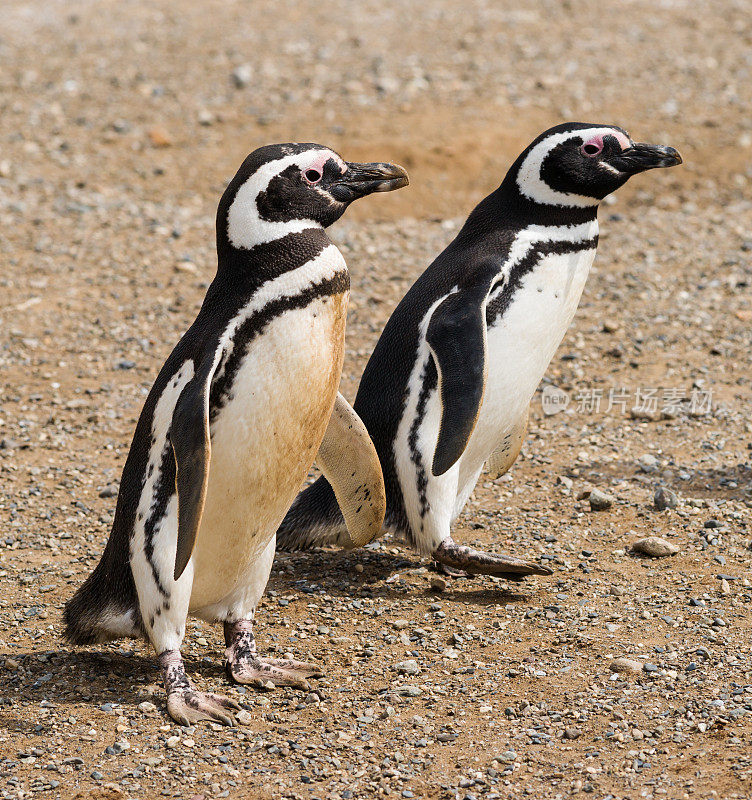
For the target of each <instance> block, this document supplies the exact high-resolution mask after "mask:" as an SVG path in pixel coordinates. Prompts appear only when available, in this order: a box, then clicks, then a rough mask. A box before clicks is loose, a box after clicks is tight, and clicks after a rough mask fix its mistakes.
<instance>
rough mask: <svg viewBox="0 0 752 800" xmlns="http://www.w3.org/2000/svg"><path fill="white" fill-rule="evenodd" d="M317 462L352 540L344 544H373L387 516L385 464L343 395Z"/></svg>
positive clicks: (351, 546) (336, 406) (347, 546)
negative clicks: (382, 464)
mask: <svg viewBox="0 0 752 800" xmlns="http://www.w3.org/2000/svg"><path fill="white" fill-rule="evenodd" d="M316 463H317V464H318V465H319V467H321V471H322V472H323V473H324V477H325V478H326V479H327V481H329V483H330V484H331V486H332V489H334V495H335V497H336V498H337V504H338V505H339V507H340V510H341V511H342V515H343V517H344V518H345V525H346V526H347V534H348V537H349V541H346V538H347V537H344V536H342V537H341V540H340V543H341V544H343V546H344V547H346V548H348V549H351V548H355V547H362V546H363V545H366V544H368V543H369V542H372V541H373V540H374V539H375V538H376V537H377V536H378V535H379V532H380V531H381V527H382V525H383V524H384V515H385V514H386V490H385V488H384V476H383V474H382V472H381V462H380V461H379V457H378V454H377V453H376V448H375V447H374V444H373V442H372V441H371V437H370V436H369V435H368V431H367V430H366V426H365V425H364V424H363V421H362V420H361V419H360V417H359V416H358V415H357V414H356V413H355V411H354V410H353V407H352V406H351V405H350V404H349V403H348V402H347V400H345V398H344V397H343V396H342V395H341V394H339V393H337V399H336V400H335V402H334V410H333V411H332V416H331V418H330V419H329V426H328V427H327V429H326V433H325V434H324V439H323V441H322V442H321V447H320V448H319V452H318V455H317V456H316Z"/></svg>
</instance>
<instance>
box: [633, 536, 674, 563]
mask: <svg viewBox="0 0 752 800" xmlns="http://www.w3.org/2000/svg"><path fill="white" fill-rule="evenodd" d="M632 550H633V551H634V552H635V553H643V554H644V555H646V556H650V557H651V558H665V557H666V556H675V555H676V554H677V553H678V552H679V548H678V547H677V546H676V545H675V544H672V543H671V542H669V541H666V539H662V538H661V537H660V536H648V537H646V538H645V539H638V540H637V541H636V542H633V543H632Z"/></svg>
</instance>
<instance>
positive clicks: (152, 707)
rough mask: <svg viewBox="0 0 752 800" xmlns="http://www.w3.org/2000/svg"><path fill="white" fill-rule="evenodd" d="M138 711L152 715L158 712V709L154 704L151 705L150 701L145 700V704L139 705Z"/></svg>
mask: <svg viewBox="0 0 752 800" xmlns="http://www.w3.org/2000/svg"><path fill="white" fill-rule="evenodd" d="M138 710H139V711H140V712H141V713H142V714H151V713H152V712H153V711H156V710H157V707H156V706H155V705H154V703H150V702H149V701H148V700H144V702H143V703H139V704H138Z"/></svg>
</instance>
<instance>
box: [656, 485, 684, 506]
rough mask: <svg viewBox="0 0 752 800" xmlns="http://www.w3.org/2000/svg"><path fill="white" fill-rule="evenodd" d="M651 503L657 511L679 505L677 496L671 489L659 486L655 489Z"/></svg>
mask: <svg viewBox="0 0 752 800" xmlns="http://www.w3.org/2000/svg"><path fill="white" fill-rule="evenodd" d="M653 505H654V506H655V507H656V508H657V509H658V511H665V510H666V509H667V508H676V507H677V506H678V505H679V497H678V495H677V494H676V493H675V492H672V491H671V489H666V488H665V487H664V486H660V487H659V488H658V489H656V492H655V496H654V497H653Z"/></svg>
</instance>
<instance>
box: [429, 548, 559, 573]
mask: <svg viewBox="0 0 752 800" xmlns="http://www.w3.org/2000/svg"><path fill="white" fill-rule="evenodd" d="M433 557H434V560H435V561H437V562H438V563H439V564H441V565H443V566H447V567H449V568H450V569H460V570H464V571H465V572H467V573H469V574H470V575H494V576H496V577H499V578H506V579H507V580H512V581H520V580H522V579H523V578H525V577H526V576H528V575H551V574H553V570H552V569H551V568H550V567H544V566H542V565H540V564H536V563H535V562H534V561H523V560H522V559H520V558H515V557H514V556H508V555H505V554H504V553H484V552H483V551H482V550H474V549H473V548H472V547H466V546H465V545H459V544H457V543H456V542H455V541H454V540H452V539H445V540H444V541H443V542H442V543H441V544H440V545H439V546H438V547H437V548H436V550H434V552H433Z"/></svg>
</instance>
